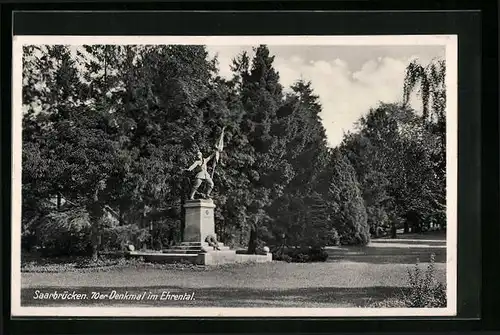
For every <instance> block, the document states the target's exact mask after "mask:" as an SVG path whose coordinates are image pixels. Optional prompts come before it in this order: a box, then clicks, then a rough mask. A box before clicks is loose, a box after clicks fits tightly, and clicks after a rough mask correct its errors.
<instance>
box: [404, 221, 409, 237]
mask: <svg viewBox="0 0 500 335" xmlns="http://www.w3.org/2000/svg"><path fill="white" fill-rule="evenodd" d="M409 232H410V226H409V225H408V221H405V223H404V233H405V234H408V233H409Z"/></svg>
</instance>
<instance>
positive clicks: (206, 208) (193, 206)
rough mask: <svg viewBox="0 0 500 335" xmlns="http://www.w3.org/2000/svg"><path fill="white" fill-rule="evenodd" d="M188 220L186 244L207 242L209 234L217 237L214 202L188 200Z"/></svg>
mask: <svg viewBox="0 0 500 335" xmlns="http://www.w3.org/2000/svg"><path fill="white" fill-rule="evenodd" d="M184 209H185V211H186V217H185V218H186V220H185V226H184V239H183V240H184V242H200V243H203V242H205V238H206V237H207V236H208V235H209V234H213V235H215V222H214V209H215V205H214V202H213V201H212V200H210V199H197V200H188V201H186V203H185V204H184Z"/></svg>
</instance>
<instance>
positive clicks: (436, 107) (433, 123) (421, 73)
mask: <svg viewBox="0 0 500 335" xmlns="http://www.w3.org/2000/svg"><path fill="white" fill-rule="evenodd" d="M445 78H446V63H445V61H444V60H434V61H432V62H430V63H429V64H427V65H426V66H423V65H421V64H419V63H418V61H417V60H415V61H413V62H411V63H410V64H409V65H408V67H407V68H406V76H405V81H404V90H403V93H404V103H405V104H409V103H410V97H411V93H412V92H414V91H417V92H418V93H420V99H421V103H422V110H423V115H422V119H423V121H424V123H425V126H426V128H427V129H428V130H429V132H430V133H431V134H432V136H434V137H437V139H438V141H437V142H430V143H429V145H428V147H427V150H429V152H430V153H431V155H432V160H433V161H434V173H435V174H436V176H437V177H438V178H437V180H436V183H438V185H436V187H438V188H439V189H440V190H441V192H440V194H436V198H435V202H436V206H438V207H440V208H441V211H444V210H445V208H446V114H445V113H446V82H445ZM441 217H444V215H441ZM441 221H442V219H441Z"/></svg>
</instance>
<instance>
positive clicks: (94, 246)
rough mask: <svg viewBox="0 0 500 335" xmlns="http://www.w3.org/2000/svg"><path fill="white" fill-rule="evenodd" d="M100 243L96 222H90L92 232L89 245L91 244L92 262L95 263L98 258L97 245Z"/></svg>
mask: <svg viewBox="0 0 500 335" xmlns="http://www.w3.org/2000/svg"><path fill="white" fill-rule="evenodd" d="M100 242H101V234H100V229H99V226H98V221H97V222H92V231H91V243H92V255H91V260H92V262H97V259H98V256H99V244H100Z"/></svg>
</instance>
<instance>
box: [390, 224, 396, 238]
mask: <svg viewBox="0 0 500 335" xmlns="http://www.w3.org/2000/svg"><path fill="white" fill-rule="evenodd" d="M391 238H397V228H396V223H395V222H392V223H391Z"/></svg>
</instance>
